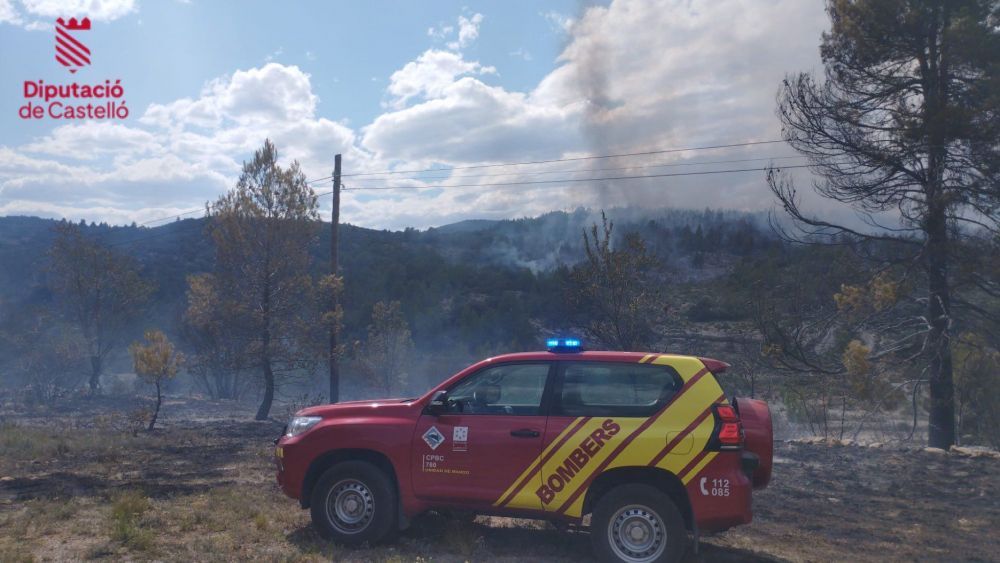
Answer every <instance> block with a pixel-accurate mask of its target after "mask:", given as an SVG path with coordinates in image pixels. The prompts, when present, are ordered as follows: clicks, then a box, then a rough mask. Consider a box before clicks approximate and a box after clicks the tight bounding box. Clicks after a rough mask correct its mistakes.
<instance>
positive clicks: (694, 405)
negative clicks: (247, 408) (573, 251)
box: [275, 339, 772, 561]
mask: <svg viewBox="0 0 1000 563" xmlns="http://www.w3.org/2000/svg"><path fill="white" fill-rule="evenodd" d="M548 344H549V350H548V351H546V352H534V353H519V354H508V355H504V356H498V357H495V358H489V359H487V360H483V361H481V362H479V363H477V364H474V365H472V366H470V367H468V368H466V369H465V370H463V371H461V372H459V373H458V374H456V375H454V376H453V377H451V378H449V379H448V380H446V381H444V382H443V383H441V384H440V385H438V386H437V387H436V388H434V389H432V390H431V391H430V392H428V393H427V394H426V395H424V396H423V397H420V398H418V399H407V400H380V401H356V402H348V403H339V404H334V405H326V406H317V407H311V408H307V409H305V410H302V411H300V412H298V413H297V414H296V415H295V416H294V417H293V418H292V420H291V421H290V423H289V425H288V427H287V428H286V431H285V432H284V435H283V436H282V437H281V439H280V440H279V442H278V445H277V449H276V456H275V457H276V463H277V465H278V483H279V484H280V486H281V488H282V490H283V491H284V492H285V493H286V494H287V495H288V496H290V497H292V498H296V499H299V501H300V503H301V505H302V507H303V508H309V509H310V510H311V512H312V519H313V523H314V525H315V526H316V528H317V529H318V530H319V532H320V533H321V534H322V535H323V536H325V537H327V538H330V539H332V540H334V541H337V542H340V543H346V544H357V543H361V542H377V541H380V540H384V539H386V538H388V537H390V536H391V535H392V534H393V533H394V532H395V531H397V530H400V529H404V528H405V527H406V526H407V525H408V523H409V521H410V519H411V518H413V517H415V516H417V515H419V514H421V513H423V512H425V511H428V510H432V509H436V510H458V511H466V512H474V513H479V514H496V515H508V516H518V517H526V518H542V519H548V520H556V521H561V522H567V523H576V524H580V523H581V522H582V520H583V518H584V516H586V515H588V514H589V515H591V518H590V536H591V539H592V543H593V546H594V549H595V551H596V553H597V555H598V556H599V557H601V558H602V559H605V560H612V561H676V560H678V559H679V558H680V557H681V556H682V555H683V553H684V551H685V548H686V546H687V543H688V534H687V532H688V531H692V532H694V533H695V534H697V533H699V532H701V531H719V530H724V529H726V528H730V527H732V526H736V525H739V524H746V523H748V522H750V519H751V491H752V489H755V488H762V487H764V486H766V485H767V483H768V481H769V480H770V475H771V457H772V434H771V419H770V412H769V410H768V407H767V405H766V404H765V403H764V402H762V401H758V400H752V399H742V398H741V399H733V400H728V399H727V398H726V396H725V395H724V394H723V390H722V388H721V387H720V385H719V382H718V381H717V380H716V377H715V376H716V375H718V374H720V373H721V372H722V371H724V370H725V369H726V368H727V367H728V365H727V364H725V363H723V362H720V361H717V360H711V359H706V358H697V357H693V356H678V355H670V354H650V353H635V352H585V351H581V349H580V342H579V340H576V339H553V340H550V341H549V342H548Z"/></svg>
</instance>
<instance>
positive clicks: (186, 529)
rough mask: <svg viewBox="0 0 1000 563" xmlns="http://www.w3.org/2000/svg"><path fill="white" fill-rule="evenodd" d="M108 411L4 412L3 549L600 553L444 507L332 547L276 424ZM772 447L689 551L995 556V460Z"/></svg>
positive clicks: (54, 553) (884, 557) (998, 539)
mask: <svg viewBox="0 0 1000 563" xmlns="http://www.w3.org/2000/svg"><path fill="white" fill-rule="evenodd" d="M109 409H111V405H110V404H109V403H106V402H103V401H93V402H83V406H82V407H80V408H79V409H77V410H76V411H75V412H74V413H72V414H67V413H66V412H65V409H61V410H60V415H59V416H53V415H48V416H46V415H45V413H35V414H34V415H28V414H26V413H16V414H11V413H10V412H7V413H5V414H0V421H2V422H0V454H2V457H0V561H64V560H74V561H75V560H84V559H91V560H136V561H141V560H171V561H192V560H199V561H231V560H238V559H243V560H246V559H254V560H271V561H322V560H330V559H337V560H356V561H413V560H417V559H421V560H433V561H463V560H495V561H521V560H552V561H580V560H589V559H590V550H589V539H588V537H587V533H586V532H583V531H576V532H560V531H557V530H555V529H554V528H553V527H552V526H551V525H549V524H547V523H544V522H536V521H526V520H513V519H506V518H485V517H479V518H477V519H475V520H474V521H469V520H460V519H450V518H446V517H443V516H440V515H436V514H429V515H425V516H423V517H421V518H418V519H417V520H416V521H415V522H414V525H413V527H412V528H411V529H409V530H407V531H405V532H403V533H402V534H401V535H400V537H399V538H398V539H397V540H396V541H395V542H393V543H391V544H388V545H382V546H375V547H371V548H366V549H348V548H342V547H339V546H335V545H331V544H328V543H326V542H324V541H322V540H320V539H319V538H318V537H317V536H316V534H315V533H314V532H313V531H312V529H311V527H310V525H309V518H308V513H307V512H306V511H302V510H300V509H299V508H298V505H297V503H296V502H295V501H293V500H291V499H288V498H286V497H284V496H283V495H282V494H281V493H280V492H279V491H278V490H277V486H276V485H275V483H274V474H273V469H272V462H271V459H270V455H271V447H272V446H271V440H272V439H273V438H274V437H275V436H276V435H277V434H278V433H279V432H280V430H281V423H279V422H250V421H247V420H246V418H247V417H248V414H247V412H248V410H247V409H246V408H241V407H238V406H233V405H220V404H212V403H204V402H197V401H173V402H171V403H169V404H168V405H167V406H166V407H165V409H167V410H166V413H165V420H164V425H163V428H162V429H159V430H157V431H155V432H153V433H152V434H146V433H139V435H138V436H133V435H132V434H131V432H130V431H129V428H128V423H127V420H126V417H123V416H118V415H115V414H113V412H114V411H111V410H109ZM220 413H221V414H220ZM237 415H239V416H242V417H243V418H233V417H235V416H237ZM775 455H776V464H775V470H774V476H773V480H772V482H771V485H770V487H769V488H767V489H766V490H764V491H758V492H757V493H756V494H755V498H754V504H755V521H754V523H753V524H751V525H749V526H743V527H740V528H734V529H732V530H730V531H727V532H724V533H721V534H717V535H714V536H710V537H705V538H703V541H702V550H701V553H700V554H699V555H695V554H693V553H689V554H688V558H687V560H688V561H757V562H770V561H848V560H849V561H912V560H933V561H956V560H964V561H1000V530H998V528H997V524H998V523H1000V499H998V498H997V496H996V494H995V488H996V487H997V486H998V483H1000V460H998V459H996V458H992V457H977V458H973V457H967V456H963V455H957V454H954V453H934V452H928V451H924V450H923V449H918V448H912V449H909V450H902V449H891V448H879V449H874V448H865V447H859V446H828V445H821V444H800V443H778V444H776V452H775Z"/></svg>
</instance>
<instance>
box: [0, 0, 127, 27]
mask: <svg viewBox="0 0 1000 563" xmlns="http://www.w3.org/2000/svg"><path fill="white" fill-rule="evenodd" d="M135 9H136V7H135V0H17V1H15V0H0V23H7V24H11V25H16V26H21V27H23V28H24V29H26V30H28V31H43V30H49V29H52V20H54V19H56V18H60V17H84V16H85V17H88V18H90V19H91V20H92V21H113V20H116V19H118V18H121V17H123V16H125V15H128V14H129V13H131V12H133V11H135ZM38 18H43V19H38Z"/></svg>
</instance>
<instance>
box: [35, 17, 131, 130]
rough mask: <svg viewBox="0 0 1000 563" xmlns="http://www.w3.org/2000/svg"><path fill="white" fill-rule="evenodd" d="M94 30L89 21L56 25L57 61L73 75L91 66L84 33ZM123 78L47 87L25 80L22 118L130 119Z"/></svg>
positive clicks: (36, 81) (59, 22)
mask: <svg viewBox="0 0 1000 563" xmlns="http://www.w3.org/2000/svg"><path fill="white" fill-rule="evenodd" d="M89 31H91V23H90V18H87V17H84V18H81V19H79V20H77V19H76V18H69V19H68V20H67V19H65V18H59V19H57V20H56V25H55V60H56V62H58V63H59V64H60V65H62V67H63V68H66V69H67V70H69V72H70V74H74V75H75V74H76V73H77V71H79V70H80V69H82V68H84V67H89V66H90V64H91V58H92V54H91V51H90V47H88V46H87V45H86V44H85V43H84V41H83V40H82V38H81V37H80V35H81V32H89ZM121 82H122V81H121V79H116V80H111V79H105V80H104V81H103V82H96V83H92V84H81V83H78V82H70V83H68V84H46V83H45V80H42V79H39V80H25V81H24V99H25V100H26V101H27V103H26V104H24V105H23V106H21V107H20V108H19V109H18V115H19V116H20V117H21V119H26V120H30V119H45V118H51V119H127V118H128V114H129V111H128V107H126V105H125V88H124V87H123V86H122V83H121Z"/></svg>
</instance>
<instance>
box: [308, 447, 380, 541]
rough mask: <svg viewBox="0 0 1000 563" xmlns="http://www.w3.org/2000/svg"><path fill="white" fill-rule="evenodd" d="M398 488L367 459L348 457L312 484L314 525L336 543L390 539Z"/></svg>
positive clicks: (311, 509) (321, 533) (311, 505)
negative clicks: (348, 459)
mask: <svg viewBox="0 0 1000 563" xmlns="http://www.w3.org/2000/svg"><path fill="white" fill-rule="evenodd" d="M396 506H397V505H396V490H395V487H394V486H393V484H392V481H391V480H390V479H389V476H387V475H386V474H385V472H384V471H382V470H381V469H379V468H378V467H376V466H374V465H372V464H370V463H367V462H364V461H345V462H341V463H338V464H337V465H334V466H333V467H331V468H330V469H328V470H327V471H326V473H324V474H323V475H322V476H321V477H320V478H319V481H318V482H317V483H316V486H315V487H313V491H312V498H311V502H310V511H311V513H312V521H313V526H315V527H316V530H317V531H318V532H319V533H320V535H321V536H323V537H324V538H327V539H331V540H333V541H335V542H337V543H343V544H348V545H357V544H361V543H364V542H369V543H376V542H379V541H382V540H384V539H387V538H388V537H389V535H391V533H392V532H393V531H394V530H395V527H396Z"/></svg>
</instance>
